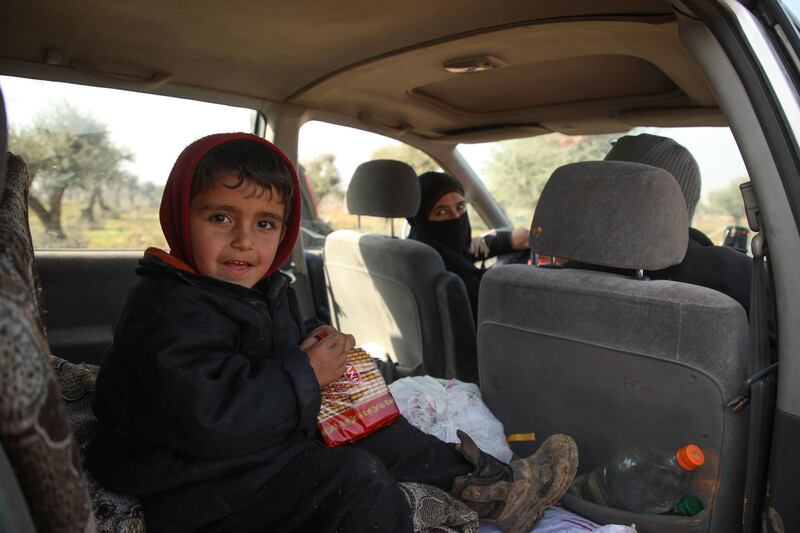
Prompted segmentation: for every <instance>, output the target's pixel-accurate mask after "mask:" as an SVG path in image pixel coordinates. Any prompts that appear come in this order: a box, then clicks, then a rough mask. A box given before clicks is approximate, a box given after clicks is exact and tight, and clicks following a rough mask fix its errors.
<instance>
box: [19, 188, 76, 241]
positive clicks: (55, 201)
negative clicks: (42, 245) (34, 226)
mask: <svg viewBox="0 0 800 533" xmlns="http://www.w3.org/2000/svg"><path fill="white" fill-rule="evenodd" d="M66 189H67V188H66V186H61V187H58V188H56V189H54V190H53V192H52V193H51V194H50V210H49V211H48V210H47V209H46V208H45V207H44V205H43V204H42V202H41V201H39V199H38V198H37V197H36V195H35V194H33V193H31V194H30V196H29V198H28V203H29V204H30V207H31V209H32V210H33V212H34V213H36V216H38V217H39V220H41V221H42V224H44V227H45V229H46V230H47V233H49V234H51V235H53V236H54V237H55V238H56V239H66V238H67V235H66V234H65V233H64V229H63V228H62V227H61V200H62V199H63V198H64V191H65V190H66Z"/></svg>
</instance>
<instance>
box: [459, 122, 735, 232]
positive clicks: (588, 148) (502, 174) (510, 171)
mask: <svg viewBox="0 0 800 533" xmlns="http://www.w3.org/2000/svg"><path fill="white" fill-rule="evenodd" d="M639 133H649V134H652V135H661V136H663V137H669V138H672V139H674V140H675V141H677V142H678V143H680V144H682V145H683V146H685V147H686V148H687V149H688V150H689V151H690V152H691V153H692V155H693V156H694V157H695V159H696V160H697V163H698V166H699V167H700V175H701V179H702V192H701V198H700V203H699V204H698V206H697V208H696V210H695V216H694V219H693V222H692V225H693V226H694V227H695V228H697V229H699V230H700V231H702V232H704V233H705V234H706V235H708V236H709V237H710V238H711V240H712V241H713V242H714V243H715V244H723V243H724V242H725V240H726V239H725V237H726V235H727V234H729V233H731V231H732V230H730V229H729V228H730V227H736V226H745V225H746V220H745V217H744V203H743V202H742V199H741V194H740V193H739V184H740V183H744V182H746V181H748V180H749V178H748V176H747V171H746V169H745V166H744V162H743V161H742V158H741V155H740V154H739V149H738V147H737V146H736V142H735V141H734V139H733V135H732V134H731V132H730V129H728V128H636V129H634V130H632V131H630V132H628V134H629V135H637V134H639ZM622 135H625V133H619V134H612V135H574V136H568V135H562V134H560V133H552V134H549V135H542V136H538V137H530V138H526V139H514V140H510V141H501V142H496V143H485V144H462V145H459V147H458V149H459V151H460V152H461V153H462V154H463V155H464V157H465V158H466V159H467V161H468V162H469V164H470V166H472V167H473V169H474V170H475V172H476V173H477V174H478V175H479V176H480V177H481V179H482V180H483V181H484V183H485V184H486V186H487V187H488V189H489V190H490V192H491V193H492V195H493V196H494V197H495V199H497V201H498V202H499V203H500V205H501V206H502V207H503V209H504V210H505V211H506V213H507V214H508V216H509V218H510V219H511V222H512V224H513V226H515V227H516V226H526V227H527V226H529V225H530V223H531V219H532V218H533V211H534V209H535V207H536V201H537V200H538V198H539V194H540V193H541V191H542V187H544V184H545V183H546V182H547V179H548V178H549V177H550V175H551V174H552V173H553V171H554V170H555V169H556V168H558V167H559V166H561V165H564V164H567V163H573V162H577V161H591V160H598V159H603V157H604V156H605V154H606V153H608V151H609V150H610V149H611V143H612V142H613V141H614V140H615V139H617V138H619V137H621V136H622ZM737 235H741V231H740V232H739V233H738V234H737Z"/></svg>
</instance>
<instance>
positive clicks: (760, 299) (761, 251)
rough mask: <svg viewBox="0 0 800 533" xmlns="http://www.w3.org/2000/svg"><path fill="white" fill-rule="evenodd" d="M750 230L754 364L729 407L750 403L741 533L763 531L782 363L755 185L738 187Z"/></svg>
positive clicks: (751, 359) (751, 317)
mask: <svg viewBox="0 0 800 533" xmlns="http://www.w3.org/2000/svg"><path fill="white" fill-rule="evenodd" d="M739 188H740V189H741V191H742V198H743V200H744V205H745V213H746V215H747V223H748V225H749V226H750V229H751V230H753V231H754V232H756V235H755V236H754V237H753V240H752V241H751V245H750V249H751V251H752V254H753V273H752V282H751V286H750V316H749V317H748V318H749V323H750V361H749V364H748V374H749V376H750V377H748V378H747V380H746V381H745V383H744V384H743V387H742V390H741V391H740V394H739V396H738V397H737V398H736V399H734V400H733V401H732V402H731V403H729V404H728V407H730V408H731V409H732V410H733V411H734V412H736V411H739V410H741V409H742V408H743V407H744V406H745V405H746V404H747V403H748V401H749V403H750V424H749V429H748V440H747V464H746V471H745V486H744V499H743V501H742V531H743V532H744V533H757V532H759V531H761V514H762V506H763V502H764V498H765V496H766V478H767V464H766V463H767V457H768V454H769V446H770V440H771V437H772V419H773V414H774V410H775V397H776V392H777V377H776V375H775V374H776V372H777V369H778V363H772V364H770V354H769V331H768V326H767V305H768V302H767V297H766V286H765V282H764V272H765V270H766V268H767V264H766V261H767V252H768V249H767V241H766V238H765V236H764V234H763V232H761V220H760V218H761V217H760V210H759V207H758V201H757V199H756V197H755V192H754V191H753V187H752V184H751V183H750V182H747V183H743V184H742V185H740V186H739Z"/></svg>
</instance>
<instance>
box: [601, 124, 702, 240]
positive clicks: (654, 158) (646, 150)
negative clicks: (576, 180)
mask: <svg viewBox="0 0 800 533" xmlns="http://www.w3.org/2000/svg"><path fill="white" fill-rule="evenodd" d="M605 160H606V161H630V162H632V163H642V164H645V165H650V166H653V167H658V168H663V169H664V170H666V171H667V172H669V173H670V174H672V175H673V176H674V177H675V180H677V182H678V185H680V187H681V191H683V197H684V198H685V199H686V208H687V209H688V210H689V224H690V225H691V223H692V217H693V216H694V209H695V207H697V202H698V201H699V200H700V187H701V183H700V167H698V166H697V161H696V160H695V158H694V156H692V154H691V153H690V152H689V150H687V149H686V148H685V147H683V146H682V145H680V144H678V143H677V142H675V141H674V140H672V139H669V138H667V137H661V136H660V135H650V134H648V133H642V134H639V135H625V136H624V137H620V138H619V139H617V141H616V142H615V143H614V146H613V147H612V148H611V151H610V152H608V154H606V157H605Z"/></svg>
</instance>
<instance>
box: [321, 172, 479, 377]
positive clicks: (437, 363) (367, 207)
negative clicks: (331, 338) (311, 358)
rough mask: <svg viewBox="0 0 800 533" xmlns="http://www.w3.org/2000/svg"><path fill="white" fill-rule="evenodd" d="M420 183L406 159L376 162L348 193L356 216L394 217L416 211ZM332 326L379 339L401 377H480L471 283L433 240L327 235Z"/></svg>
mask: <svg viewBox="0 0 800 533" xmlns="http://www.w3.org/2000/svg"><path fill="white" fill-rule="evenodd" d="M419 203H420V189H419V180H418V178H417V175H416V174H415V173H414V170H413V169H412V168H411V167H410V166H408V165H406V164H405V163H402V162H400V161H392V160H376V161H369V162H367V163H364V164H362V165H361V166H359V167H358V169H357V170H356V172H355V174H354V176H353V179H352V180H351V182H350V185H349V187H348V190H347V208H348V211H349V212H350V213H351V214H356V215H368V216H379V217H387V218H399V217H407V216H411V215H413V214H416V212H417V210H418V209H419ZM324 259H325V272H326V278H327V286H328V294H329V303H330V310H331V318H332V321H333V325H334V326H336V327H337V328H339V329H340V330H342V331H345V332H348V333H352V334H353V335H354V336H355V338H356V341H357V342H358V343H359V344H364V343H377V344H379V345H381V346H382V347H383V348H384V350H386V352H387V353H388V354H389V355H390V357H391V358H392V360H394V361H395V362H397V363H398V372H399V374H400V375H410V374H421V373H425V374H430V375H434V376H437V377H460V378H464V379H472V380H474V379H475V376H476V371H475V366H476V361H477V356H476V355H475V326H474V321H473V317H472V312H471V310H470V307H469V299H468V297H467V293H466V289H465V288H464V282H463V281H462V280H461V279H460V278H459V277H458V276H456V275H455V274H453V273H451V272H447V271H446V270H445V268H444V263H443V261H442V258H441V257H440V256H439V254H438V253H437V252H436V251H435V250H434V249H433V248H431V247H430V246H428V245H427V244H423V243H421V242H417V241H413V240H404V239H396V238H392V237H386V236H383V235H374V234H366V233H362V232H360V231H353V230H339V231H335V232H333V233H331V234H330V235H328V236H327V238H326V240H325V247H324Z"/></svg>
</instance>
